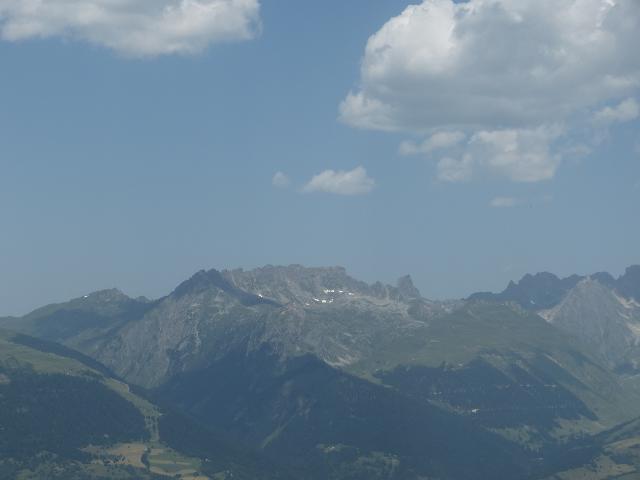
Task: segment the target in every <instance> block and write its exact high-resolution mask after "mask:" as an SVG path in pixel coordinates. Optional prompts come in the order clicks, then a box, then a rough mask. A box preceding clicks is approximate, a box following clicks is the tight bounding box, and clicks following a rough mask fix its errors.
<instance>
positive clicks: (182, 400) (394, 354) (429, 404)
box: [0, 265, 640, 480]
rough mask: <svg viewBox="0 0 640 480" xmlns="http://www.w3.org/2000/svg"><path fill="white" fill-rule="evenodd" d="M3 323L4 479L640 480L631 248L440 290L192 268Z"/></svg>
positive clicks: (636, 302)
mask: <svg viewBox="0 0 640 480" xmlns="http://www.w3.org/2000/svg"><path fill="white" fill-rule="evenodd" d="M0 328H1V329H2V333H0V406H1V408H0V432H2V434H1V435H0V477H1V478H7V479H9V478H20V479H56V478H60V479H63V478H64V479H74V478H78V479H84V478H123V479H127V478H131V479H133V478H136V479H138V478H140V479H146V478H149V479H151V478H154V479H155V478H183V479H191V480H204V479H211V480H219V479H220V480H222V479H264V480H270V479H301V480H383V479H384V480H436V479H437V480H448V479H452V480H466V479H470V480H474V479H478V480H479V479H488V480H489V479H491V480H493V479H510V480H519V479H523V480H524V479H532V480H533V479H541V480H542V479H549V480H551V479H562V480H574V479H593V480H604V479H613V478H616V479H637V478H640V266H633V267H629V268H628V269H627V270H626V272H625V274H624V275H622V276H620V277H619V278H614V277H613V276H611V275H609V274H607V273H596V274H593V275H590V276H585V277H581V276H577V275H574V276H571V277H568V278H558V277H556V276H555V275H553V274H551V273H538V274H535V275H526V276H524V277H523V278H522V279H521V280H520V281H519V282H518V283H515V282H512V283H510V284H509V285H508V286H507V288H506V289H505V290H504V291H503V292H501V293H477V294H474V295H471V296H470V297H469V298H468V299H463V300H454V301H434V300H428V299H426V298H424V297H423V296H422V295H421V293H420V292H419V291H418V290H417V289H416V287H415V286H414V285H413V282H412V280H411V278H410V277H408V276H407V277H403V278H401V279H400V280H398V282H397V283H396V285H393V286H392V285H385V284H382V283H374V284H367V283H365V282H362V281H359V280H356V279H354V278H352V277H350V276H349V275H348V274H347V273H346V271H345V270H344V269H343V268H341V267H330V268H306V267H303V266H299V265H291V266H288V267H278V266H266V267H263V268H258V269H255V270H251V271H245V270H228V271H217V270H209V271H200V272H198V273H196V274H195V275H193V276H192V277H191V278H190V279H188V280H186V281H185V282H183V283H182V284H180V285H179V286H178V287H177V288H176V289H175V290H174V291H173V292H171V293H170V294H168V295H167V296H165V297H163V298H160V299H157V300H148V299H146V298H130V297H128V296H126V295H125V294H123V293H122V292H120V291H118V290H106V291H99V292H95V293H92V294H89V295H86V296H84V297H81V298H77V299H73V300H70V301H68V302H66V303H60V304H55V305H48V306H45V307H43V308H40V309H38V310H35V311H34V312H31V313H30V314H28V315H25V316H24V317H21V318H13V317H12V318H3V319H0Z"/></svg>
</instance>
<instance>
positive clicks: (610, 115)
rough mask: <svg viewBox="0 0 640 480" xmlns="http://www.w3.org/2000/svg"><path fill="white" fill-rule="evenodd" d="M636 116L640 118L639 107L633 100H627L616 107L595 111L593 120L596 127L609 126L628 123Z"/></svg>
mask: <svg viewBox="0 0 640 480" xmlns="http://www.w3.org/2000/svg"><path fill="white" fill-rule="evenodd" d="M638 116H640V105H638V102H637V101H636V99H635V98H627V99H626V100H623V101H622V102H620V103H619V104H618V105H615V106H613V107H605V108H603V109H602V110H599V111H597V112H596V113H595V114H594V116H593V120H594V122H595V123H596V124H598V125H611V124H612V123H625V122H630V121H631V120H635V119H636V118H638Z"/></svg>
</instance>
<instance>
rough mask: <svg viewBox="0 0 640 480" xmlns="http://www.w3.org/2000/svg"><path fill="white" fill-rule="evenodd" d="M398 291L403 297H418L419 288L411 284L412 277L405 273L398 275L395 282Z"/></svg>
mask: <svg viewBox="0 0 640 480" xmlns="http://www.w3.org/2000/svg"><path fill="white" fill-rule="evenodd" d="M396 285H397V288H398V293H400V295H402V296H403V297H405V298H409V299H412V298H420V297H421V296H422V295H420V290H418V289H417V288H416V286H415V285H414V284H413V279H412V278H411V275H405V276H404V277H400V278H399V279H398V282H397V284H396Z"/></svg>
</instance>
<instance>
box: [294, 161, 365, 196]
mask: <svg viewBox="0 0 640 480" xmlns="http://www.w3.org/2000/svg"><path fill="white" fill-rule="evenodd" d="M375 186H376V182H375V180H374V179H373V178H371V177H369V175H367V171H366V170H365V169H364V167H356V168H354V169H353V170H350V171H343V170H339V171H335V170H325V171H324V172H322V173H319V174H317V175H315V176H314V177H313V178H312V179H311V180H309V182H308V183H307V184H306V185H305V186H304V187H303V188H302V191H303V192H305V193H312V192H324V193H333V194H336V195H364V194H367V193H370V192H371V191H372V190H373V189H374V188H375Z"/></svg>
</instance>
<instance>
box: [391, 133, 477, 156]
mask: <svg viewBox="0 0 640 480" xmlns="http://www.w3.org/2000/svg"><path fill="white" fill-rule="evenodd" d="M464 138H465V134H464V133H462V132H437V133H434V134H433V135H431V136H430V137H429V138H427V139H426V140H424V141H423V142H422V143H420V144H416V143H415V142H410V141H405V142H402V143H401V144H400V153H401V154H402V155H415V154H418V153H431V152H433V151H435V150H441V149H443V148H451V147H454V146H456V145H458V144H459V143H460V142H462V140H464Z"/></svg>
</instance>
